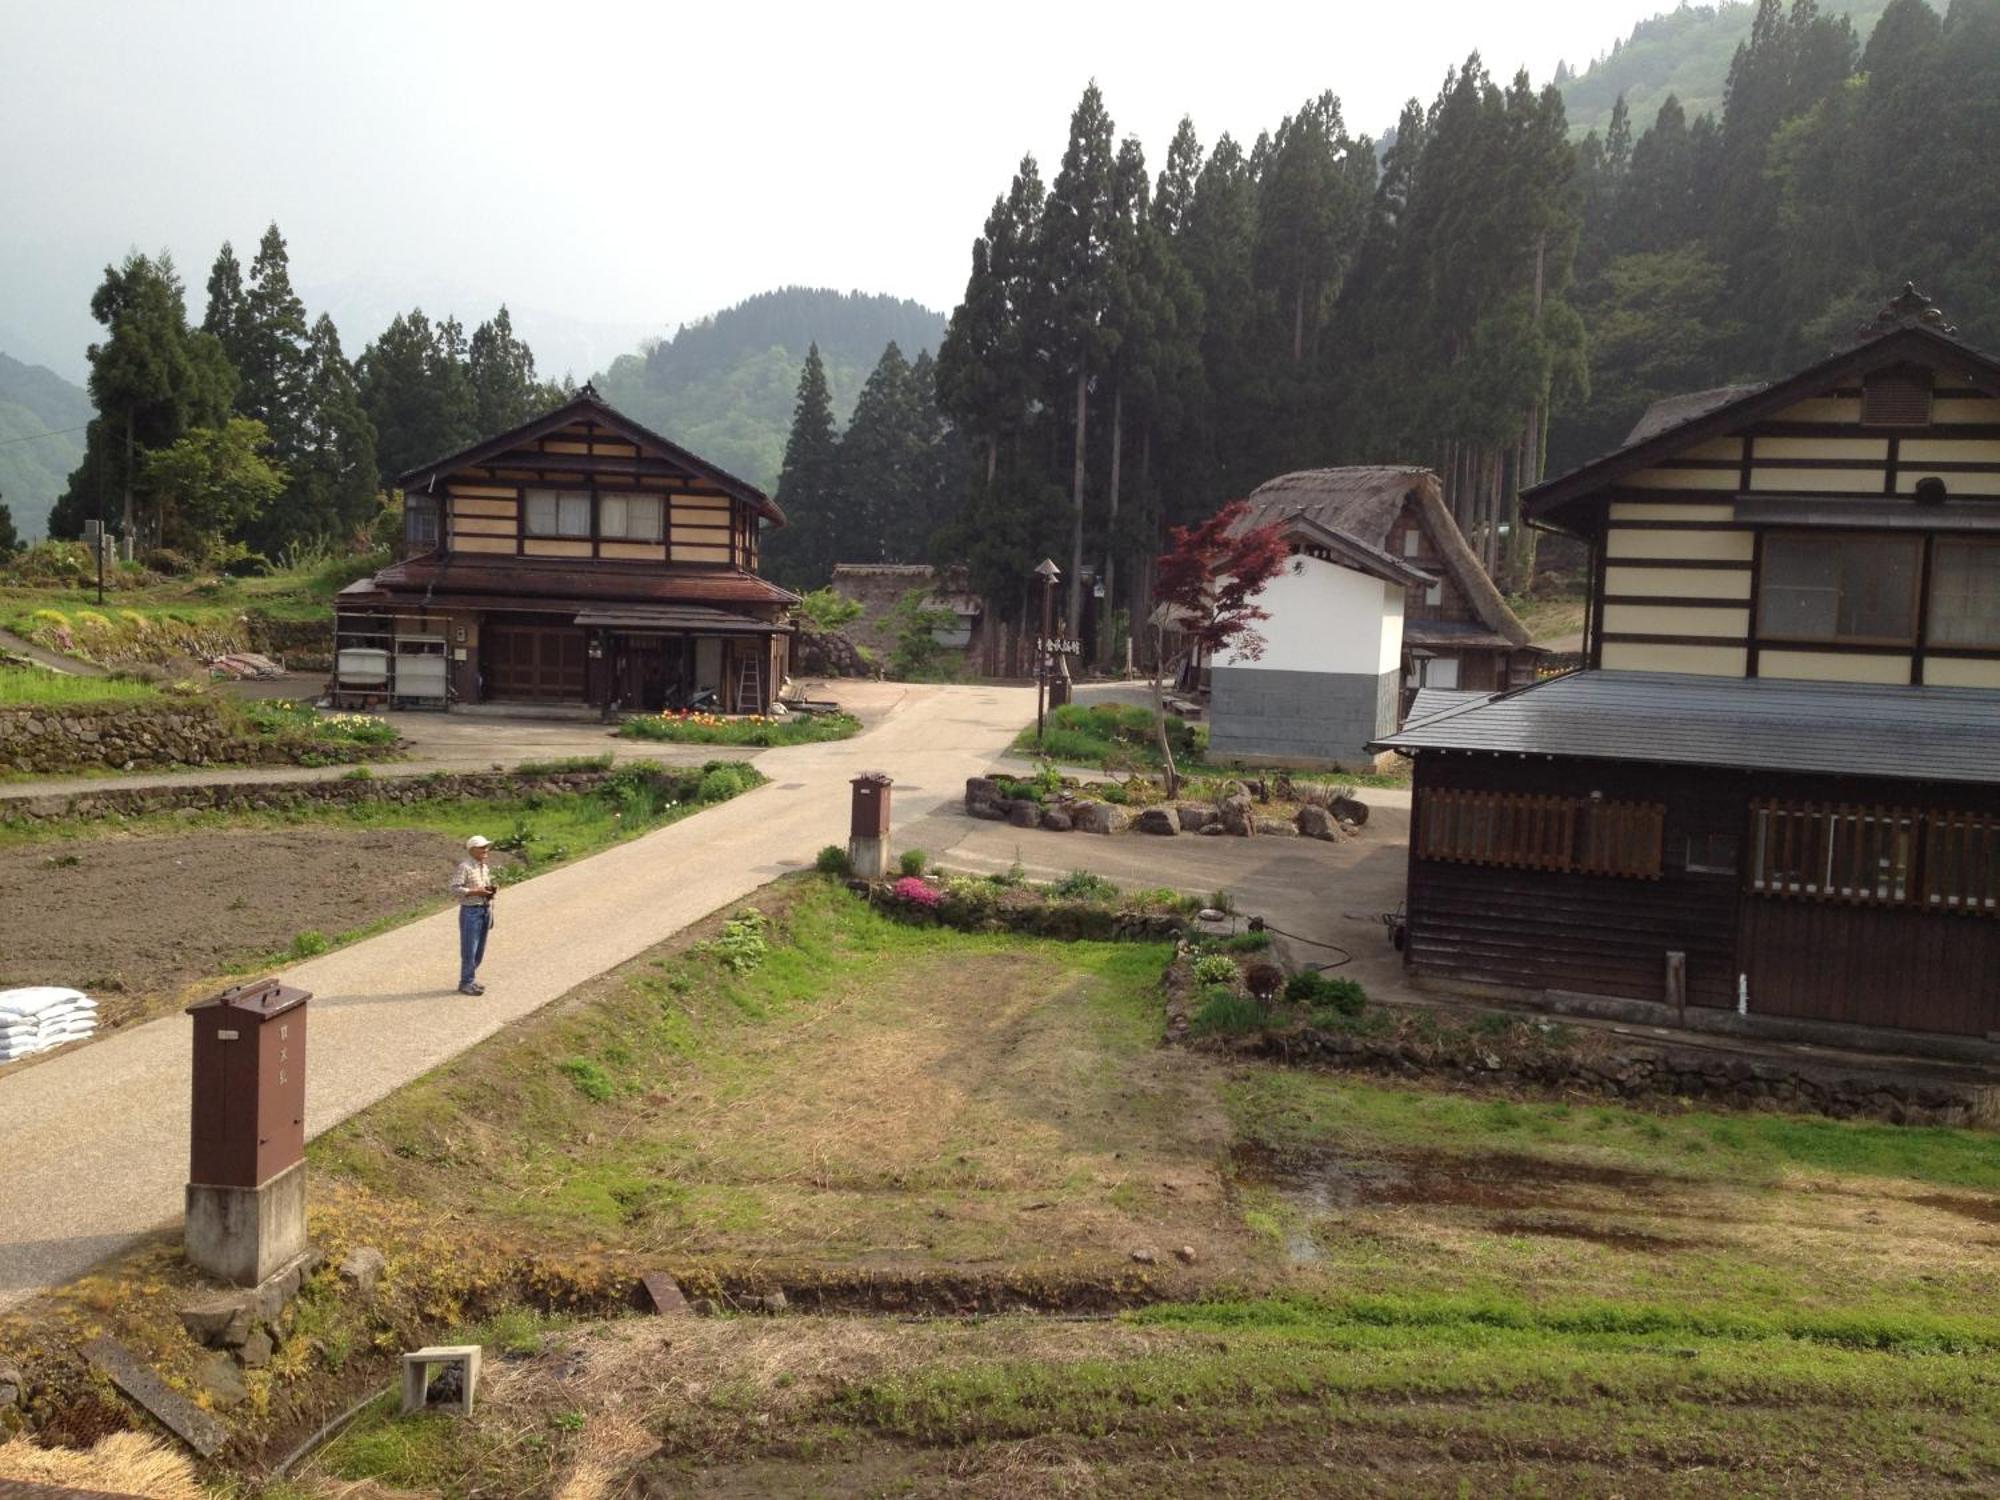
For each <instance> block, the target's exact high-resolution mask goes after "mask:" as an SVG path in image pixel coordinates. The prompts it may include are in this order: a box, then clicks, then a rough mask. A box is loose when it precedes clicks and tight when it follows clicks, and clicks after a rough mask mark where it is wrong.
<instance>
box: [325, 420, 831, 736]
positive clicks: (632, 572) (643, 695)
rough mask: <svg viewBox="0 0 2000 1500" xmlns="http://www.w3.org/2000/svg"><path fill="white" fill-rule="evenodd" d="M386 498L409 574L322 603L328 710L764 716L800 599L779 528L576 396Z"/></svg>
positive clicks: (644, 433)
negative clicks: (411, 707) (379, 707)
mask: <svg viewBox="0 0 2000 1500" xmlns="http://www.w3.org/2000/svg"><path fill="white" fill-rule="evenodd" d="M397 483H398V484H399V485H400V487H401V488H402V490H403V495H404V524H405V536H406V545H405V548H404V551H405V554H406V555H405V556H404V557H403V559H402V560H401V561H399V562H396V563H394V564H392V565H391V566H389V567H387V568H384V569H383V570H382V571H380V572H378V573H376V574H375V575H374V576H373V577H372V578H367V579H363V580H361V581H360V582H357V583H355V584H352V585H350V586H349V587H348V588H346V589H344V590H343V591H342V592H341V593H340V595H339V596H338V598H337V599H336V600H335V606H334V607H335V676H334V693H335V696H336V699H337V700H340V701H349V702H351V701H393V702H403V703H426V702H429V703H437V704H442V703H443V702H444V701H446V698H447V696H448V697H449V700H450V701H452V702H458V703H492V702H515V703H535V704H572V705H586V704H588V705H595V706H597V707H600V708H607V709H608V708H613V707H616V708H623V709H627V710H635V711H637V710H647V711H650V710H657V709H659V708H662V707H681V706H684V705H686V704H687V703H688V702H689V701H690V700H692V699H694V698H695V697H696V696H697V695H699V694H701V693H704V692H712V693H714V694H715V696H716V699H717V702H718V705H719V707H720V709H721V710H722V711H723V712H726V713H762V712H765V711H767V710H768V709H769V707H770V704H771V701H772V698H773V697H774V695H775V694H776V692H777V688H778V685H779V684H780V683H781V682H782V681H783V678H784V674H785V670H786V651H787V646H788V643H789V638H790V636H789V632H790V626H789V624H788V623H787V614H788V610H789V608H790V606H792V605H794V604H796V603H797V602H798V599H797V596H796V595H794V594H791V593H788V592H786V591H785V590H784V589H781V588H779V587H778V586H777V585H776V584H774V583H770V582H767V581H766V580H764V579H763V578H760V577H759V576H758V575H757V550H758V532H759V530H760V529H761V528H762V527H763V526H765V525H772V526H782V525H783V524H784V514H783V513H782V512H781V511H780V510H779V509H778V507H777V505H776V504H775V503H774V502H773V501H772V500H771V499H770V497H769V496H767V495H765V494H764V493H763V492H762V491H761V490H759V489H757V488H756V486H754V485H750V484H746V483H745V482H743V481H742V480H740V479H737V478H735V477H734V476H732V475H730V474H727V473H724V472H723V471H722V470H721V469H718V468H717V467H716V466H715V465H713V464H711V463H708V462H706V461H704V460H702V459H700V458H698V457H696V456H695V455H694V454H692V453H690V452H688V451H687V450H686V449H684V448H682V447H680V446H678V445H677V444H674V443H672V442H669V441H668V440H667V439H666V438H663V437H661V436H660V435H659V434H658V433H656V432H651V431H648V430H647V429H646V428H644V427H642V426H640V425H639V424H638V423H637V422H634V421H633V420H632V419H631V418H629V417H627V416H625V415H623V414H622V413H620V412H618V411H615V410H614V409H612V408H611V407H610V406H607V405H606V404H605V403H604V402H603V401H602V400H600V399H599V398H598V395H597V393H596V391H594V390H593V389H592V388H591V387H589V386H587V385H586V386H585V387H584V388H583V389H582V391H580V392H579V393H578V394H577V396H576V397H575V398H574V399H573V400H571V401H568V402H566V403H564V404H563V405H562V406H559V407H557V408H556V409H555V410H554V411H551V412H549V413H547V414H546V415H545V416H541V417H538V418H536V419H535V420H534V421H532V422H529V423H526V424H525V425H523V426H521V427H517V428H515V429H514V430H513V431H512V432H503V433H501V434H499V435H498V436H495V437H491V438H487V439H486V440H485V441H483V442H480V443H476V444H474V445H473V446H472V447H470V448H467V449H465V450H464V451H463V452H460V453H454V454H451V455H450V456H449V457H446V458H440V459H438V460H436V461H435V462H432V463H428V464H424V465H422V466H421V467H419V468H416V469H412V470H411V471H410V472H409V473H407V474H405V475H403V476H402V477H401V478H400V479H399V480H398V481H397Z"/></svg>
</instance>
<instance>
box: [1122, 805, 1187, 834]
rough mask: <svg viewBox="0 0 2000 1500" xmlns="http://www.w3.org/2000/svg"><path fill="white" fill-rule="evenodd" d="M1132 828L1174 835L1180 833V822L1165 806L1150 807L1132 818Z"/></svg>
mask: <svg viewBox="0 0 2000 1500" xmlns="http://www.w3.org/2000/svg"><path fill="white" fill-rule="evenodd" d="M1132 828H1133V830H1134V831H1135V832H1138V833H1159V834H1167V835H1173V834H1177V833H1179V832H1180V831H1181V830H1180V824H1179V823H1178V822H1176V821H1175V819H1174V815H1173V814H1172V813H1170V812H1168V811H1167V810H1166V809H1165V808H1164V807H1149V808H1147V809H1145V811H1143V812H1141V813H1140V814H1139V815H1138V816H1137V817H1136V818H1134V819H1133V820H1132Z"/></svg>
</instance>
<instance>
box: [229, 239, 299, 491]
mask: <svg viewBox="0 0 2000 1500" xmlns="http://www.w3.org/2000/svg"><path fill="white" fill-rule="evenodd" d="M241 318H242V322H241V326H240V328H239V331H238V344H239V347H240V349H241V353H240V354H238V355H233V356H232V358H233V359H234V360H235V362H236V366H237V374H238V376H239V377H240V379H241V384H240V385H239V386H238V387H237V391H236V409H237V410H238V411H239V412H241V413H242V414H243V415H244V416H246V417H249V418H250V419H251V420H252V421H257V422H262V423H263V424H264V427H265V430H266V432H268V433H269V435H270V442H271V445H272V447H273V449H274V450H275V451H276V453H277V455H278V458H279V461H280V462H281V463H290V462H291V461H292V460H293V459H294V458H296V456H297V455H298V453H299V452H300V451H301V449H302V447H303V444H304V440H305V426H306V413H305V409H304V408H305V382H306V341H307V338H308V336H309V331H308V328H307V324H306V308H305V304H304V303H303V302H301V301H300V300H299V296H298V293H297V292H295V291H293V290H292V271H291V262H290V258H289V257H288V256H287V254H286V251H285V239H284V236H283V235H281V234H279V233H278V226H277V225H276V224H273V225H271V226H270V227H269V228H268V229H266V230H265V231H264V237H263V239H262V240H260V241H259V242H258V245H257V255H256V258H255V259H253V260H252V261H251V262H250V279H249V283H248V287H247V290H246V291H245V292H244V296H243V304H242V312H241ZM224 349H225V352H226V351H227V349H228V346H227V345H226V344H225V345H224Z"/></svg>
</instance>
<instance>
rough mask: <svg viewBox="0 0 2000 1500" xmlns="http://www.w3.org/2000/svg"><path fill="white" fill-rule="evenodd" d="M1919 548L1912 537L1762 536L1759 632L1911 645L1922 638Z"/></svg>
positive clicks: (1772, 635) (1802, 638)
mask: <svg viewBox="0 0 2000 1500" xmlns="http://www.w3.org/2000/svg"><path fill="white" fill-rule="evenodd" d="M1919 545H1920V544H1919V542H1918V540H1917V538H1915V537H1888V536H1798V535H1772V536H1767V537H1765V539H1764V560H1763V575H1762V579H1761V581H1760V582H1759V584H1758V599H1757V631H1758V634H1759V635H1761V636H1764V637H1767V638H1771V639H1779V640H1799V641H1854V642H1859V643H1863V644H1875V645H1885V646H1907V645H1909V644H1910V643H1911V642H1913V641H1914V640H1915V639H1916V633H1917V632H1916V626H1917V556H1918V548H1919Z"/></svg>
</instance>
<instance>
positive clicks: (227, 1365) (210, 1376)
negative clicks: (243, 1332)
mask: <svg viewBox="0 0 2000 1500" xmlns="http://www.w3.org/2000/svg"><path fill="white" fill-rule="evenodd" d="M194 1384H195V1389H196V1390H198V1391H200V1392H201V1393H202V1394H203V1395H205V1396H207V1397H208V1403H209V1405H210V1406H211V1407H214V1408H215V1409H217V1410H219V1411H228V1410H229V1408H230V1407H232V1406H236V1405H239V1404H240V1403H242V1402H243V1400H244V1399H245V1398H247V1397H248V1396H249V1394H250V1392H249V1389H248V1388H247V1387H246V1386H245V1385H244V1384H243V1372H242V1371H240V1370H238V1369H237V1368H236V1361H235V1360H233V1359H231V1358H230V1357H229V1356H228V1355H226V1354H207V1355H204V1356H202V1358H200V1359H199V1360H197V1361H196V1362H195V1367H194Z"/></svg>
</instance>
